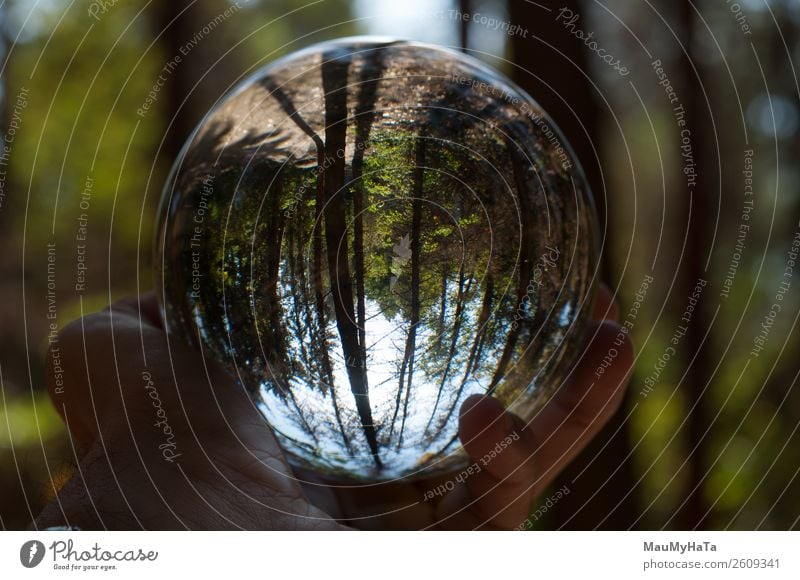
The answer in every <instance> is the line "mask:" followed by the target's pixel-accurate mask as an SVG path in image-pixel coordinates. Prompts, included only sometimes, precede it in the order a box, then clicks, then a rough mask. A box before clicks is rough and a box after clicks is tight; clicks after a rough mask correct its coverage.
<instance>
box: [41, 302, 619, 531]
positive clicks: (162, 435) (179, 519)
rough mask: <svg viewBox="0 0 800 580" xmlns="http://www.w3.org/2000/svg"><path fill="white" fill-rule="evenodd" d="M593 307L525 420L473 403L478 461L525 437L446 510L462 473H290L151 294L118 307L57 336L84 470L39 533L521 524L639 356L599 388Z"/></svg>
mask: <svg viewBox="0 0 800 580" xmlns="http://www.w3.org/2000/svg"><path fill="white" fill-rule="evenodd" d="M597 302H598V304H597V306H596V308H595V319H596V320H597V321H598V322H597V324H596V326H595V327H594V328H593V329H592V331H593V332H592V333H591V334H592V340H591V344H590V346H589V348H587V350H586V351H585V352H584V355H583V357H582V358H581V361H580V362H579V363H578V365H577V366H576V368H575V369H574V372H573V373H572V375H571V378H570V380H569V381H568V382H567V383H566V384H565V385H564V386H563V387H562V388H561V389H560V390H559V391H558V393H557V394H556V395H555V397H554V398H553V400H552V401H551V402H550V403H548V405H547V406H546V407H545V408H544V409H543V411H542V412H541V413H539V414H538V415H537V417H535V419H534V420H533V421H532V422H531V423H530V424H526V423H525V422H524V421H523V420H522V419H520V418H519V417H517V416H515V415H512V414H510V413H507V412H506V411H505V410H504V409H503V408H502V406H501V405H500V404H499V403H498V402H497V401H495V400H494V399H491V398H490V397H471V398H470V399H468V400H467V401H466V402H465V403H464V405H463V407H462V409H461V413H460V425H459V436H460V437H461V441H462V443H463V444H464V447H465V449H466V451H467V453H468V455H469V456H470V457H471V458H472V459H473V460H474V461H478V460H479V459H480V458H481V457H483V456H484V455H485V454H486V453H487V452H488V451H490V450H491V449H493V448H494V447H495V445H496V444H497V442H499V441H501V440H504V439H506V438H507V437H508V436H509V435H512V434H513V435H518V436H517V437H516V440H514V441H513V442H512V443H511V444H510V445H509V446H508V447H507V448H506V449H505V450H504V451H503V453H502V454H499V455H497V457H496V458H495V459H493V460H492V461H491V462H490V463H488V464H487V465H486V467H485V469H483V470H482V471H481V472H480V473H477V474H475V475H473V476H471V477H469V478H467V479H466V480H465V481H464V483H460V484H458V485H456V486H455V487H454V488H453V489H452V491H450V492H448V493H447V494H445V495H444V496H442V497H441V498H440V499H439V501H424V500H423V498H424V496H425V494H426V493H427V492H428V491H429V490H431V489H435V488H436V487H437V486H438V485H440V484H441V483H442V482H445V481H447V480H448V479H452V476H450V477H447V476H445V477H440V478H437V479H436V480H424V481H418V482H414V483H387V484H378V485H372V486H358V487H342V486H336V485H334V484H332V483H329V482H324V481H322V480H320V479H319V478H317V477H315V476H312V475H311V474H306V473H299V472H296V471H294V470H292V468H291V467H290V466H289V464H288V463H287V461H286V459H285V457H284V455H283V453H282V451H281V449H280V447H279V446H278V444H277V441H276V440H275V438H274V436H273V435H272V433H271V431H270V429H269V428H268V427H267V425H266V423H265V422H264V420H263V418H262V416H261V414H260V413H259V411H258V410H257V409H256V407H255V405H254V404H253V403H252V401H251V400H250V398H249V397H248V396H247V394H246V393H245V392H244V390H242V389H241V388H239V387H237V386H236V384H235V382H234V381H232V379H231V378H230V377H229V376H228V375H227V374H226V373H225V372H224V371H222V370H221V369H219V368H217V367H216V366H215V365H214V364H213V363H212V362H210V361H208V360H207V359H204V357H203V356H202V355H201V354H200V353H198V352H195V351H192V350H190V349H188V348H186V347H183V346H181V345H180V344H177V341H175V340H170V341H169V342H167V336H166V333H165V332H164V330H163V329H162V327H161V323H160V318H159V315H158V307H157V304H156V301H155V297H154V296H153V295H152V294H147V295H144V296H143V297H142V299H141V300H140V301H137V300H135V299H129V300H124V301H122V302H118V303H116V304H114V305H113V306H111V307H110V308H109V309H108V310H105V311H103V312H101V313H97V314H93V315H90V316H87V317H85V318H83V319H81V320H79V321H76V322H75V323H73V324H71V325H70V326H68V327H67V328H65V329H64V331H63V332H62V333H61V335H60V337H59V343H60V348H61V355H62V366H64V368H65V371H64V377H65V382H64V386H63V389H60V390H58V391H57V390H56V388H55V385H54V384H52V382H51V384H50V385H49V387H50V391H51V396H52V399H53V402H54V404H55V405H56V407H57V408H58V410H59V412H60V413H61V414H62V417H64V420H65V422H66V423H67V426H68V428H69V430H70V433H71V436H72V440H73V447H74V448H75V449H76V459H77V460H78V467H77V469H76V473H75V474H74V476H73V477H72V479H71V480H70V481H69V482H67V484H66V485H65V486H64V488H63V489H62V490H61V492H60V493H59V494H58V497H57V498H56V500H54V501H53V502H51V504H49V505H48V506H47V507H46V508H45V510H44V511H43V512H42V514H41V515H40V516H39V518H38V519H37V521H36V526H37V527H48V526H53V525H63V524H68V525H76V526H78V527H81V528H84V529H90V528H100V529H102V528H108V529H139V528H144V529H182V528H189V529H239V528H243V529H339V528H341V527H342V526H341V524H340V523H344V524H347V525H350V526H353V527H358V528H369V529H398V528H402V529H421V528H440V529H444V528H455V529H475V528H483V529H497V528H499V529H510V528H514V527H516V526H518V525H519V524H520V523H521V522H523V521H524V520H525V518H526V517H527V515H528V510H529V509H530V505H531V502H532V501H533V499H534V498H535V497H536V496H537V495H539V494H540V493H541V492H542V490H544V489H545V488H546V487H547V486H548V485H549V484H550V483H551V482H552V481H553V479H554V478H555V477H556V475H557V474H558V473H559V472H560V471H561V470H562V469H563V468H564V466H566V465H567V464H568V463H569V462H570V461H571V460H572V459H573V458H574V457H575V455H577V454H578V453H579V451H580V450H581V449H582V448H583V447H584V446H585V445H586V443H588V441H589V440H591V438H592V437H593V436H594V435H595V434H596V433H597V431H598V430H599V429H600V428H601V427H602V425H603V424H604V423H605V422H606V421H607V420H608V419H609V418H610V417H611V415H612V414H613V412H614V411H615V410H616V408H617V407H618V405H619V403H620V401H621V400H622V396H623V393H624V388H625V385H626V384H627V380H628V378H629V374H630V369H631V365H632V360H633V354H632V347H631V345H630V342H629V341H627V337H626V341H625V343H624V345H623V346H622V347H620V348H618V351H619V353H620V354H619V356H618V357H617V358H616V359H615V361H614V364H613V365H612V366H611V367H610V368H608V369H607V370H606V372H605V374H604V375H603V376H602V378H601V379H600V380H598V381H596V382H593V381H592V375H593V373H594V370H595V369H596V368H597V367H598V366H599V365H600V361H601V360H602V358H603V356H605V354H606V351H607V348H608V345H609V344H610V343H611V342H612V340H613V339H614V338H615V337H616V335H617V333H618V332H619V326H618V325H616V324H615V323H613V322H610V321H607V320H606V321H604V320H603V319H606V318H614V317H615V315H616V308H615V307H614V305H613V303H612V301H611V296H610V294H609V292H608V291H607V290H605V289H601V291H600V292H599V299H598V301H597ZM48 376H49V377H53V373H52V372H49V373H48ZM590 385H591V388H589V387H590Z"/></svg>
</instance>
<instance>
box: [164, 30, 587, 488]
mask: <svg viewBox="0 0 800 580" xmlns="http://www.w3.org/2000/svg"><path fill="white" fill-rule="evenodd" d="M596 251H597V232H596V217H595V214H594V209H593V206H592V201H591V196H590V194H589V191H588V187H587V184H586V181H585V178H584V176H583V173H582V172H581V170H580V168H579V167H578V164H577V162H576V160H575V159H574V157H573V155H572V153H571V150H570V149H569V147H568V145H567V144H566V143H565V141H564V139H563V137H562V135H561V134H560V132H559V131H558V129H557V128H556V127H555V125H554V124H553V122H552V121H551V120H550V119H549V118H548V116H547V115H546V113H545V112H544V111H543V110H542V109H541V108H540V107H539V106H538V105H537V104H536V103H535V102H534V101H533V100H532V99H531V98H530V97H529V96H528V95H527V94H525V93H524V92H523V91H522V90H521V89H520V88H519V87H517V86H516V85H514V84H513V83H512V82H511V81H510V80H508V79H507V78H505V77H504V76H502V75H501V74H500V73H498V72H497V71H495V70H493V69H491V68H490V67H488V66H487V65H485V64H483V63H481V62H479V61H477V60H475V59H473V58H471V57H468V56H466V55H464V54H461V53H458V52H454V51H450V50H446V49H443V48H440V47H436V46H430V45H425V44H420V43H415V42H401V41H388V40H385V39H375V38H350V39H344V40H340V41H335V42H330V43H325V44H321V45H317V46H313V47H311V48H308V49H306V50H302V51H300V52H297V53H294V54H292V55H290V56H288V57H285V58H283V59H281V60H279V61H277V62H275V63H273V64H271V65H269V66H267V67H266V68H264V69H262V70H261V71H259V72H258V73H257V74H255V75H254V76H252V77H250V78H249V79H248V80H246V81H245V82H243V83H242V84H240V85H239V86H238V88H236V89H235V90H234V91H232V92H231V93H230V95H228V96H227V97H226V98H224V99H223V100H222V101H221V102H220V103H219V104H218V106H216V107H215V108H214V109H213V110H212V111H211V112H210V113H209V114H208V115H207V116H206V117H205V119H204V120H203V122H202V123H201V124H200V126H199V127H198V128H197V129H196V131H195V132H194V133H193V135H192V137H191V138H190V139H189V141H188V143H187V144H186V146H185V147H184V149H183V151H182V153H181V155H180V158H179V159H178V160H177V161H176V163H175V166H174V168H173V170H172V174H171V176H170V178H169V181H168V183H167V184H166V188H165V191H164V195H163V199H162V206H161V223H160V227H159V228H158V233H157V260H156V264H157V266H156V272H157V278H158V290H159V294H160V297H161V300H162V305H163V310H164V316H165V319H166V323H167V327H168V330H169V331H170V332H171V333H173V334H179V335H180V336H182V337H184V338H185V339H186V340H188V341H189V342H190V343H192V344H193V345H194V346H196V347H198V348H201V349H202V352H203V354H204V355H205V356H211V357H213V358H215V359H216V360H217V361H219V362H220V363H222V364H223V365H224V366H225V367H227V368H228V369H230V371H231V372H232V374H233V375H234V376H235V377H237V378H238V380H239V381H240V383H241V385H243V386H244V387H245V388H246V389H248V391H249V392H250V394H251V395H252V397H253V399H254V401H255V402H256V404H257V406H258V408H259V409H260V410H261V412H262V413H263V415H264V417H265V418H266V419H267V421H268V422H269V424H270V426H271V427H272V429H273V431H274V432H275V435H276V436H277V438H278V440H279V442H280V444H281V445H282V447H283V448H284V450H285V452H286V454H287V457H288V458H289V460H290V461H291V462H292V463H293V464H294V465H295V466H298V467H304V468H308V469H311V470H313V471H315V472H317V473H319V474H322V475H324V476H327V477H328V478H332V479H337V480H343V481H353V480H355V481H362V482H377V481H384V480H390V479H395V478H398V477H422V476H430V475H435V474H439V473H443V472H445V471H448V470H453V469H457V468H461V467H462V466H463V465H464V464H465V462H466V454H465V453H464V451H463V449H461V447H460V443H459V440H458V415H459V407H460V406H461V404H462V403H463V402H464V400H465V399H466V398H467V397H469V396H470V395H473V394H476V393H478V394H485V393H490V394H492V395H493V396H494V397H496V398H497V399H499V400H500V401H501V402H502V403H504V404H505V405H507V406H508V408H509V409H510V410H511V411H513V412H515V413H518V414H519V415H521V416H522V417H523V418H525V419H530V418H531V417H533V416H534V414H535V413H536V412H537V411H538V410H539V409H540V408H541V406H542V405H543V404H544V403H545V402H546V401H547V399H548V397H549V396H550V395H551V394H552V393H553V392H554V391H556V390H557V389H558V388H559V387H560V386H561V383H562V381H563V379H564V377H565V376H566V372H567V370H568V368H569V365H570V364H571V362H572V361H573V360H574V357H575V355H576V354H577V353H579V351H580V348H581V343H582V341H583V338H584V335H585V332H584V331H585V329H586V326H587V324H586V322H587V320H588V319H589V318H590V312H591V306H592V295H593V293H592V280H593V278H594V271H595V266H596Z"/></svg>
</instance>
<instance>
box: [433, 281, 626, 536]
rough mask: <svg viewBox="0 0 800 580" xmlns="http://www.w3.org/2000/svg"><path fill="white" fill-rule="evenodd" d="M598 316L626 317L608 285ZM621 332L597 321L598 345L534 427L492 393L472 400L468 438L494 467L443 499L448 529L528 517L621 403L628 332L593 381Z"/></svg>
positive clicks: (479, 458)
mask: <svg viewBox="0 0 800 580" xmlns="http://www.w3.org/2000/svg"><path fill="white" fill-rule="evenodd" d="M594 315H595V318H596V319H603V318H610V317H616V316H617V315H618V309H617V308H616V305H614V303H613V300H612V297H611V293H610V292H609V291H608V290H607V289H606V288H605V287H601V288H600V289H599V292H598V296H597V300H596V303H595V309H594ZM619 332H620V327H619V326H618V325H616V324H615V323H612V322H609V321H604V322H601V323H600V324H599V325H597V327H596V328H595V329H594V332H593V333H592V334H593V335H594V339H593V341H592V344H591V346H590V348H589V349H588V350H587V352H586V356H584V357H583V360H582V361H581V362H580V363H579V365H578V366H577V367H576V368H575V370H574V372H573V376H572V378H571V380H569V381H568V383H567V385H566V386H565V387H564V388H562V389H560V390H559V392H558V393H557V394H556V396H555V397H554V399H553V400H552V401H551V402H550V403H549V404H548V405H547V406H546V407H545V408H544V409H543V411H542V412H541V413H540V414H539V416H537V418H536V419H535V420H534V421H533V422H532V424H531V425H527V424H526V423H525V422H524V421H523V420H522V419H520V418H519V417H517V416H515V415H513V414H511V413H508V412H504V411H503V407H502V405H501V404H500V403H498V402H497V401H494V400H492V399H490V398H488V397H475V398H471V399H468V400H467V401H466V402H465V404H464V408H462V420H461V430H460V434H461V438H462V442H463V443H464V446H465V449H466V450H467V452H468V453H469V455H470V457H471V458H472V459H473V460H474V461H475V462H476V463H478V464H479V465H481V464H482V462H486V465H485V469H484V470H483V471H482V472H480V473H479V474H477V475H474V476H471V477H469V478H468V479H467V480H466V482H465V485H462V486H457V487H456V489H454V490H453V492H452V493H451V494H449V495H448V496H446V497H445V498H444V500H443V501H442V502H441V504H440V506H439V509H438V513H437V516H438V518H439V519H442V520H443V524H442V525H443V527H452V528H463V527H485V528H510V527H515V526H517V525H518V524H519V523H520V522H521V521H523V520H524V519H525V517H526V516H527V511H528V509H529V507H530V501H531V499H532V498H533V497H535V495H538V493H540V492H541V490H543V489H544V488H545V487H546V486H547V485H549V484H550V483H551V482H552V480H553V479H554V478H555V477H556V476H557V474H558V473H559V472H560V471H561V470H562V469H563V468H564V467H565V466H566V465H567V464H568V463H569V462H570V461H571V460H572V459H574V457H575V456H576V455H577V454H578V453H579V452H580V450H581V449H583V447H585V446H586V444H587V443H588V442H589V441H590V440H591V438H592V437H593V436H594V435H595V434H596V433H597V431H598V430H599V429H600V428H601V427H602V426H603V425H604V424H605V423H606V422H607V421H608V419H609V418H610V417H611V415H612V414H613V413H614V412H615V411H616V409H617V408H618V406H619V404H620V402H621V400H622V396H623V394H624V387H625V385H626V384H627V381H628V378H629V373H630V368H631V365H632V361H633V352H632V347H631V344H630V341H629V340H627V335H624V334H623V336H624V339H623V344H621V345H620V346H619V347H618V348H617V352H618V357H617V359H616V360H615V361H614V364H612V366H611V367H609V368H608V369H606V371H605V374H604V375H603V378H602V380H600V381H596V382H595V383H592V380H591V379H592V378H593V374H594V372H595V371H596V369H597V366H598V365H599V364H600V362H601V361H602V358H603V357H604V356H606V353H607V351H608V348H609V345H611V344H612V342H613V341H614V340H615V339H616V338H617V337H618V336H619ZM487 425H488V427H487ZM515 435H517V436H518V440H517V441H513V442H512V443H510V444H509V445H508V447H507V448H505V449H503V450H502V451H501V452H500V453H497V454H496V455H492V454H491V451H490V450H493V449H496V446H497V445H498V442H500V441H503V440H506V441H508V438H509V437H512V438H513V436H515ZM497 449H499V448H497Z"/></svg>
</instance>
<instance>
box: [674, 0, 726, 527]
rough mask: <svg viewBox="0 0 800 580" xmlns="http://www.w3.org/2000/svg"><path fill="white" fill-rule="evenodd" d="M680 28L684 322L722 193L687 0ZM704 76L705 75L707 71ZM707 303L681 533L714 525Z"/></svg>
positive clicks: (699, 327)
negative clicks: (690, 170) (692, 170)
mask: <svg viewBox="0 0 800 580" xmlns="http://www.w3.org/2000/svg"><path fill="white" fill-rule="evenodd" d="M679 18H680V28H681V29H682V30H684V31H685V35H686V36H685V40H684V43H683V44H684V46H685V47H686V50H687V52H688V55H686V56H684V57H683V60H682V68H683V75H684V86H685V91H684V92H685V94H686V97H685V109H686V119H687V125H686V126H687V128H688V129H689V130H690V131H691V139H692V146H693V151H694V156H695V163H696V166H697V167H700V168H701V170H700V172H699V175H698V178H697V184H696V185H695V186H694V188H692V190H691V191H690V192H686V193H685V195H683V196H681V198H683V199H686V200H687V203H686V206H685V207H684V214H683V217H684V220H683V222H682V223H688V224H689V225H688V232H687V240H686V253H685V262H684V264H685V267H684V272H683V277H682V282H683V292H680V293H678V296H679V297H680V300H678V301H676V303H675V304H676V307H677V308H678V309H680V310H679V311H678V313H677V316H676V318H680V316H681V311H682V309H683V306H684V304H685V300H686V299H685V297H687V296H690V295H691V294H692V290H693V288H694V286H695V284H696V283H697V280H698V279H699V278H707V274H706V266H705V264H706V260H707V259H708V255H709V252H710V247H709V235H708V234H710V233H711V232H709V226H710V224H713V223H714V217H715V216H713V215H711V212H710V211H709V201H710V199H711V196H712V195H713V194H714V192H715V191H716V189H715V186H717V185H718V184H717V183H716V180H715V179H714V178H713V177H712V175H713V168H714V167H715V165H716V163H715V161H714V156H713V155H708V156H707V155H706V152H707V151H709V149H708V146H707V142H706V139H705V138H704V136H705V135H708V134H711V133H710V131H713V128H712V127H711V126H710V123H709V122H708V121H709V118H708V116H709V115H710V114H711V112H710V111H708V108H707V106H706V103H705V99H704V98H703V93H702V87H701V83H702V81H701V79H699V78H697V76H696V74H695V73H694V70H693V68H692V65H694V66H695V67H698V68H700V67H701V66H702V62H701V60H700V59H696V58H694V54H693V50H692V47H694V46H696V42H695V39H694V37H695V30H696V27H697V25H696V20H697V17H696V16H695V10H694V7H693V5H692V3H691V2H689V0H682V1H681V2H680V3H679ZM701 74H702V71H701ZM678 187H679V188H680V190H682V191H685V190H686V187H687V185H686V183H685V182H684V183H681V184H679V185H678ZM705 304H706V302H705V301H704V300H700V301H699V302H698V304H697V306H696V308H695V311H694V315H693V322H692V324H691V326H690V327H689V331H688V332H687V333H686V339H685V340H686V351H685V352H686V354H685V355H684V361H685V363H686V364H687V366H688V368H687V372H686V375H685V377H684V380H683V385H682V387H683V392H684V396H685V398H686V408H687V412H688V416H687V418H686V425H687V430H688V433H687V437H686V441H687V445H688V450H689V451H690V453H689V455H688V457H687V459H688V462H687V464H686V470H687V478H686V501H685V503H684V504H683V507H682V508H681V510H680V511H679V520H678V521H679V526H680V528H681V529H688V530H691V529H702V528H704V527H706V526H707V524H708V522H706V521H704V516H705V514H706V513H707V511H708V509H709V505H708V502H707V501H706V500H705V497H706V494H705V485H704V480H705V470H706V466H707V465H708V461H707V455H708V451H707V445H706V441H705V435H706V432H707V430H708V425H709V416H708V415H709V413H708V410H707V408H706V404H707V403H706V400H705V398H704V397H703V391H705V389H706V387H707V386H708V385H709V383H710V381H711V377H712V369H711V367H710V366H709V361H708V359H707V357H706V349H704V348H703V335H704V334H705V333H706V330H707V329H708V326H709V324H710V320H709V316H708V309H707V308H706V306H705Z"/></svg>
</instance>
